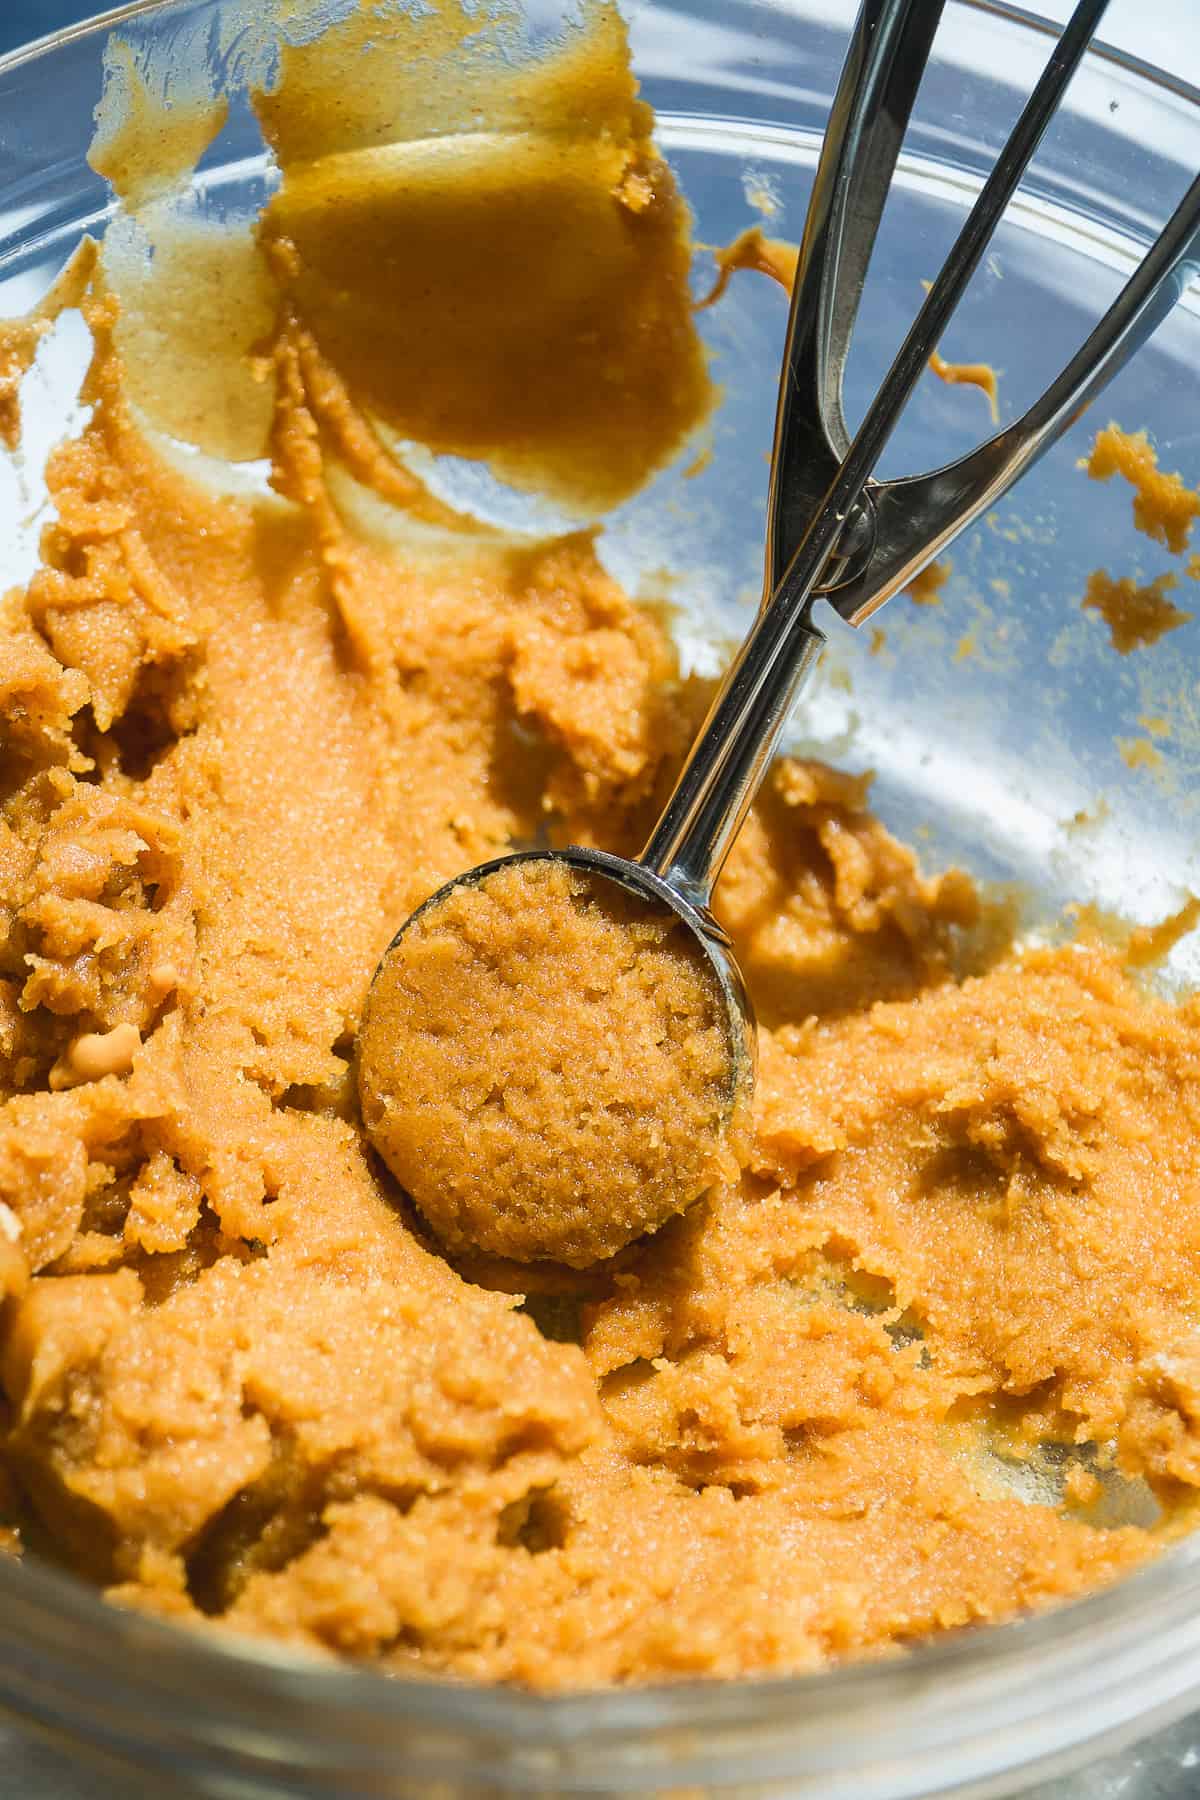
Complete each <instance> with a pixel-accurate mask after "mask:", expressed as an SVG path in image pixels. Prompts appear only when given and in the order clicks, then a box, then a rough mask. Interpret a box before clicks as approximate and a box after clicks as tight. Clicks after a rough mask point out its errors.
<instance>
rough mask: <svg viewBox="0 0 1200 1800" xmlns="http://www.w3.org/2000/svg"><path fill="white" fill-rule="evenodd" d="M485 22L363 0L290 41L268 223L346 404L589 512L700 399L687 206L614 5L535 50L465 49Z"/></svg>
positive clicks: (649, 462) (638, 469)
mask: <svg viewBox="0 0 1200 1800" xmlns="http://www.w3.org/2000/svg"><path fill="white" fill-rule="evenodd" d="M478 28H479V21H478V20H477V19H475V18H474V17H473V16H469V15H468V14H466V13H460V12H458V11H457V10H456V9H454V8H447V9H445V10H443V11H442V12H440V13H438V14H436V15H435V16H434V17H433V18H432V19H429V18H426V17H425V16H422V15H414V16H413V17H411V18H409V17H405V16H397V17H396V18H395V20H394V21H393V23H392V26H391V30H390V33H389V34H381V32H380V30H379V25H378V20H377V18H376V16H375V14H374V13H373V12H371V11H370V10H369V9H364V10H362V11H360V12H356V13H354V14H352V15H351V16H350V17H349V18H348V19H347V20H345V21H344V22H343V23H341V24H338V25H335V26H334V27H333V28H332V29H330V30H329V31H327V32H325V33H324V35H323V36H322V37H321V38H320V39H319V40H317V41H316V42H315V43H312V44H305V45H287V46H285V48H284V49H283V52H282V58H281V65H282V66H281V74H280V79H279V82H278V84H277V86H276V87H275V88H274V90H273V91H271V92H269V93H263V94H261V95H260V96H259V97H258V101H257V107H258V112H259V117H260V119H261V121H262V124H263V128H264V130H265V132H266V135H267V138H268V140H269V142H270V144H271V146H272V148H273V149H274V151H275V153H276V156H277V157H278V160H279V163H280V166H281V168H282V170H283V185H282V187H281V188H280V190H279V192H278V194H277V195H276V196H275V198H274V199H273V201H272V202H271V204H270V206H269V207H268V209H267V212H266V215H265V217H264V220H263V227H262V236H263V241H264V243H265V245H266V247H267V249H268V251H269V253H270V260H271V266H272V268H273V270H274V272H275V275H276V277H277V279H278V281H279V284H280V286H281V288H282V290H283V292H284V294H285V295H286V296H287V298H288V300H289V302H290V304H291V305H292V306H293V307H294V309H295V312H296V314H297V317H298V318H299V319H300V320H301V321H302V323H303V324H304V325H305V327H306V328H308V329H309V330H310V331H311V332H312V334H313V337H314V339H315V340H316V342H317V343H318V344H319V346H320V348H321V351H322V353H323V354H324V355H325V356H327V357H328V358H329V359H330V360H331V361H332V362H333V363H334V364H335V365H336V367H337V368H338V370H339V372H340V374H341V376H342V378H343V379H344V380H345V382H346V384H347V386H348V388H349V389H350V391H351V393H352V395H353V396H354V398H355V399H356V400H357V401H358V403H359V404H360V405H364V406H366V407H367V408H368V409H369V410H370V411H372V412H374V413H375V414H376V415H377V416H378V417H379V418H380V419H381V420H383V421H384V422H385V423H386V424H387V425H388V426H389V427H390V428H391V429H392V430H393V431H394V432H396V433H398V434H399V435H400V436H401V437H403V438H416V439H418V440H420V442H421V443H423V444H425V445H428V446H429V447H430V448H432V449H434V450H438V451H445V452H450V453H453V454H454V455H457V456H468V457H475V458H483V459H485V460H486V461H487V462H489V463H490V464H491V466H492V467H493V468H494V469H495V470H496V472H497V473H498V474H499V475H501V476H502V477H503V478H504V479H505V480H507V481H509V482H512V483H514V484H516V485H517V486H520V487H535V488H539V489H541V490H543V491H545V492H549V493H551V494H552V495H554V496H555V497H556V498H558V499H560V500H561V501H563V502H564V503H566V504H567V505H569V506H571V507H573V508H576V509H587V510H591V511H594V510H596V509H599V508H604V507H608V506H611V505H613V504H614V503H615V502H617V501H619V500H623V499H625V498H626V497H627V496H628V495H629V494H631V493H633V492H634V491H635V490H636V489H637V488H639V487H640V486H641V485H642V484H643V483H644V481H645V480H646V478H647V477H648V476H649V475H650V474H652V473H653V472H654V471H655V470H656V469H658V468H660V467H661V466H662V465H663V464H664V463H665V462H667V461H668V460H669V459H670V458H671V457H672V456H673V455H674V454H675V453H676V451H677V450H678V449H679V448H680V447H681V446H682V444H683V442H684V440H685V439H686V438H687V437H688V436H689V435H690V433H691V432H692V431H693V430H694V429H695V427H696V426H697V425H698V424H699V423H700V422H701V421H702V420H703V418H704V417H705V416H706V414H707V412H708V410H709V408H710V406H711V404H712V399H713V394H712V388H711V385H710V383H709V379H708V373H707V369H706V366H705V360H704V354H703V351H702V349H701V345H700V341H699V339H698V337H697V336H696V333H695V329H694V326H693V323H692V306H691V297H690V292H689V287H688V275H689V266H690V256H691V252H690V244H689V238H688V229H687V224H688V218H687V211H686V208H685V207H684V205H683V203H682V201H681V200H680V198H679V196H678V194H677V193H676V190H675V184H674V180H673V178H672V175H671V172H670V169H669V168H668V166H667V164H666V163H665V162H664V161H663V159H662V158H661V156H659V154H658V152H657V150H656V149H655V146H654V143H653V140H652V136H651V127H652V117H651V113H650V110H649V108H648V107H647V106H645V105H644V104H643V103H642V102H641V101H639V100H638V99H637V84H636V82H635V80H634V78H633V74H632V72H631V69H630V65H629V56H628V49H627V45H626V37H625V27H624V25H623V23H622V21H621V19H620V17H619V15H618V14H617V12H616V11H615V9H614V8H611V7H609V6H608V5H606V4H598V5H594V6H592V7H591V8H590V9H589V11H588V20H587V27H586V29H578V30H575V31H573V32H571V33H569V34H568V35H567V36H566V37H565V38H564V39H563V41H562V43H561V44H560V45H559V46H558V47H557V48H556V49H555V50H553V51H551V52H550V53H549V54H547V55H546V56H544V57H542V58H539V59H534V60H530V59H528V58H525V59H514V60H512V61H510V62H505V61H503V60H501V59H500V58H499V57H496V58H490V59H487V58H483V57H481V56H479V55H478V54H476V53H475V52H473V51H472V50H471V47H470V46H471V41H472V38H473V35H474V34H475V33H476V32H477V31H478ZM381 37H382V42H381V41H380V40H381ZM500 47H501V48H503V42H502V41H501V44H500ZM368 71H369V73H368Z"/></svg>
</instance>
